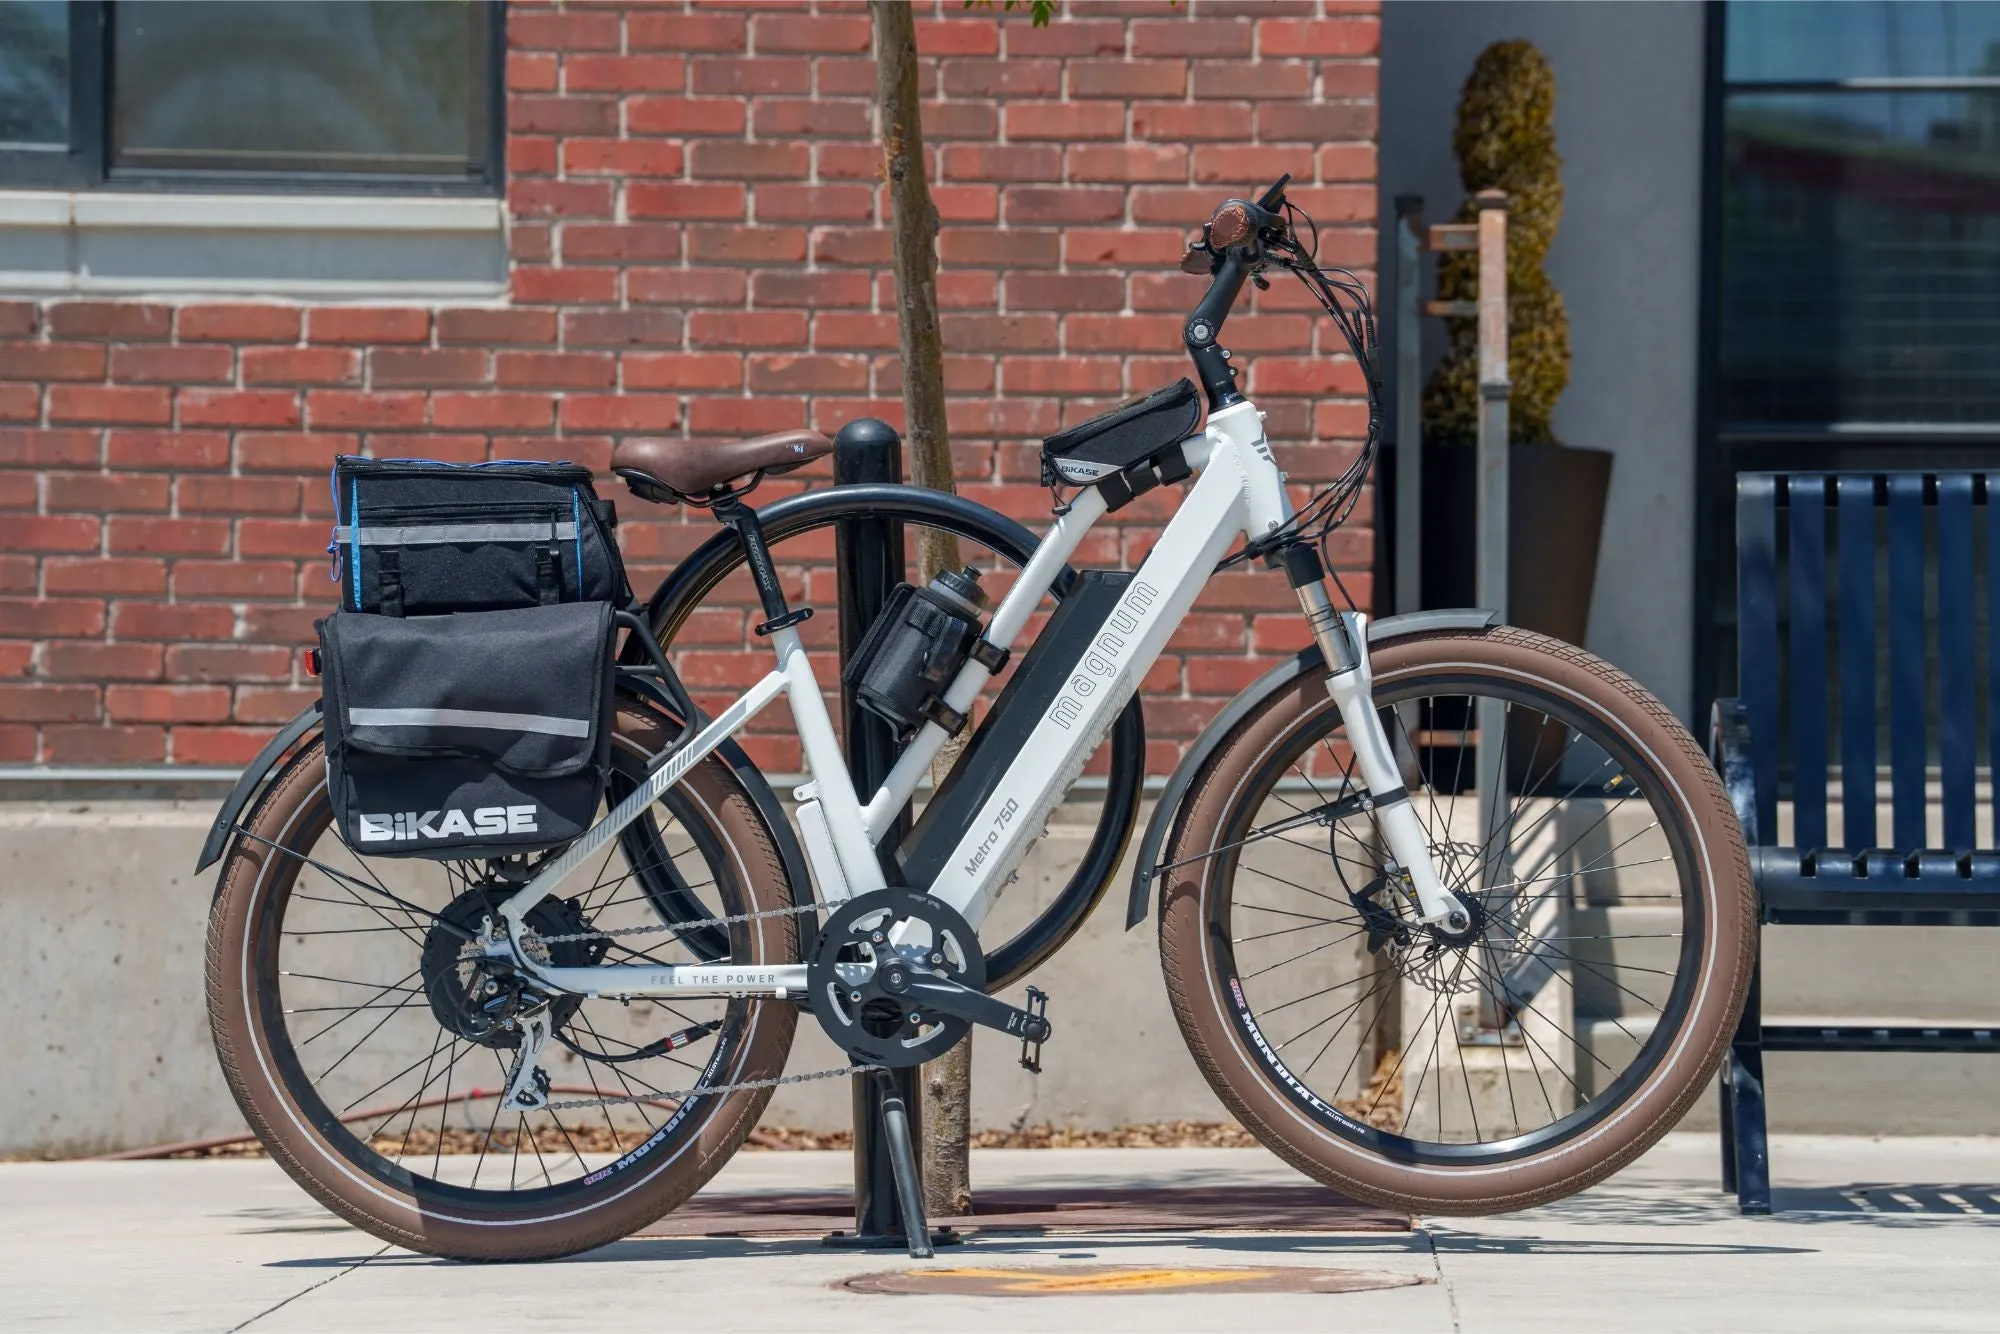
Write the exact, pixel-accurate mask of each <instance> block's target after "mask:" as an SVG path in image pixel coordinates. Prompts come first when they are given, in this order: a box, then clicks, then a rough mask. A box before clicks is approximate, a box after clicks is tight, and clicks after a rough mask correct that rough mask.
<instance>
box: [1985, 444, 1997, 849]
mask: <svg viewBox="0 0 2000 1334" xmlns="http://www.w3.org/2000/svg"><path fill="white" fill-rule="evenodd" d="M1986 728H1987V733H1986V765H1987V768H1988V769H1989V770H2000V473H1988V474H1986ZM1991 786H1992V801H1993V829H1994V832H1995V834H1996V835H2000V781H1995V782H1993V783H1992V785H1991Z"/></svg>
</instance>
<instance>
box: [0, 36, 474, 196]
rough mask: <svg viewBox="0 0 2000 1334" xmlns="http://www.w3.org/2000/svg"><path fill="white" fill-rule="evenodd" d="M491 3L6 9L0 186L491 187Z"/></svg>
mask: <svg viewBox="0 0 2000 1334" xmlns="http://www.w3.org/2000/svg"><path fill="white" fill-rule="evenodd" d="M500 29H501V7H500V5H499V4H498V3H496V2H495V0H365V2H357V0H227V2H226V3H213V2H212V0H149V2H148V3H143V4H141V3H117V4H109V3H105V4H98V3H70V4H63V3H50V2H49V0H9V2H8V3H4V4H0V185H16V186H19V185H67V186H72V187H77V186H82V187H93V186H108V187H112V188H117V189H135V188H136V189H187V190H199V191H207V192H213V191H223V190H254V191H262V192H268V191H272V190H327V191H341V192H352V191H355V190H369V189H378V190H393V191H397V192H402V193H418V194H446V193H457V194H462V193H487V194H491V193H494V192H496V191H497V189H498V182H499V163H500V161H501V151H500V142H499V132H500V121H501V112H500V106H501V103H500V97H501V87H500V69H501V65H500V60H501V33H500Z"/></svg>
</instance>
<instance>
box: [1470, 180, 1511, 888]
mask: <svg viewBox="0 0 2000 1334" xmlns="http://www.w3.org/2000/svg"><path fill="white" fill-rule="evenodd" d="M1474 202H1476V203H1477V204H1478V206H1479V443H1478V468H1479V491H1478V496H1479V508H1478V514H1479V522H1478V530H1479V546H1478V552H1479V564H1478V585H1477V587H1478V598H1479V605H1480V606H1481V607H1486V608H1490V609H1492V610H1494V611H1497V612H1499V613H1500V619H1501V621H1502V622H1503V623H1504V622H1505V621H1506V619H1507V509H1508V477H1507V455H1508V441H1507V397H1508V394H1509V393H1510V392H1511V391H1512V387H1513V386H1512V385H1511V384H1510V383H1509V382H1508V379H1507V195H1506V192H1505V191H1503V190H1481V191H1480V192H1479V193H1478V194H1477V195H1475V196H1474ZM1506 733H1507V711H1506V707H1505V706H1504V705H1503V704H1502V703H1501V702H1500V701H1498V700H1491V699H1488V700H1481V701H1480V704H1479V774H1478V783H1479V827H1480V833H1481V838H1482V839H1483V840H1484V841H1486V842H1487V843H1488V845H1489V846H1494V847H1496V848H1498V842H1497V841H1496V840H1495V837H1494V836H1495V834H1496V833H1497V832H1498V830H1499V828H1500V825H1501V822H1503V821H1504V820H1505V819H1506V816H1507V794H1506V782H1507V775H1506V772H1505V769H1504V767H1503V766H1504V761H1505V759H1506V756H1505V751H1506V742H1505V738H1506ZM1506 863H1507V859H1506V857H1505V856H1504V855H1498V854H1496V855H1495V856H1493V857H1489V858H1486V859H1485V860H1484V861H1483V863H1482V866H1483V869H1484V874H1485V876H1486V879H1487V882H1488V883H1489V884H1502V883H1505V882H1506V881H1507V880H1509V879H1511V878H1512V875H1513V872H1512V870H1511V869H1510V868H1509V867H1508V865H1507V864H1506Z"/></svg>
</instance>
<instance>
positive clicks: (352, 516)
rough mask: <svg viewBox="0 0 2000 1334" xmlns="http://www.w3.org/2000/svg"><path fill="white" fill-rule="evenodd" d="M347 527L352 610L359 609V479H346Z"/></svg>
mask: <svg viewBox="0 0 2000 1334" xmlns="http://www.w3.org/2000/svg"><path fill="white" fill-rule="evenodd" d="M347 493H348V495H349V497H350V500H349V502H348V504H349V509H348V519H349V521H350V522H349V523H348V527H349V528H350V529H351V530H352V531H353V533H354V545H353V547H352V548H351V549H350V550H349V551H348V553H347V555H348V560H347V567H348V568H349V569H350V570H352V571H354V610H356V611H360V610H361V479H360V478H359V477H354V478H350V479H349V480H348V487H347Z"/></svg>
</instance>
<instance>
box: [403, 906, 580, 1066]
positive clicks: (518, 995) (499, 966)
mask: <svg viewBox="0 0 2000 1334" xmlns="http://www.w3.org/2000/svg"><path fill="white" fill-rule="evenodd" d="M518 888H519V886H515V885H504V884H488V885H475V886H474V887H472V888H471V889H468V890H466V891H465V892H464V893H463V894H460V895H459V896H458V897H457V898H455V899H453V900H452V901H451V903H450V905H449V906H447V907H446V908H445V910H444V911H443V912H441V913H439V914H438V917H437V922H435V923H433V924H432V926H431V929H430V931H429V932H428V933H427V934H426V935H425V937H424V952H423V957H422V961H421V969H420V971H421V976H422V978H423V983H424V995H425V997H426V998H427V999H428V1000H429V1001H430V1004H431V1013H432V1014H434V1015H436V1016H437V1021H438V1023H440V1024H442V1025H443V1026H444V1028H445V1031H446V1032H449V1033H456V1034H457V1035H458V1036H459V1037H462V1038H464V1039H465V1040H466V1041H468V1042H476V1043H478V1044H479V1045H481V1046H484V1047H498V1048H503V1049H507V1050H512V1049H513V1048H516V1047H519V1046H520V1045H521V1026H520V1024H519V1023H518V1022H516V1018H515V1017H516V1016H517V1015H519V1014H520V1013H522V1012H523V1011H526V1010H533V1009H534V1008H535V1007H536V1006H538V1005H540V1004H542V1003H543V1001H544V998H543V997H542V996H541V995H540V994H539V993H537V992H535V991H533V990H532V989H531V987H530V983H529V979H527V978H525V977H523V976H522V975H521V974H520V973H518V972H516V971H515V970H514V969H513V968H512V967H511V966H510V965H508V963H507V962H506V961H505V960H502V959H485V958H471V959H468V958H464V957H462V956H463V954H464V950H465V940H464V938H463V937H461V936H458V935H456V934H454V933H453V932H451V931H449V930H447V929H446V925H447V924H448V925H449V926H455V927H457V928H459V930H461V931H468V932H471V933H473V934H475V935H476V934H478V932H479V931H480V929H481V928H482V927H483V926H484V925H485V923H486V921H487V919H489V918H490V919H492V920H493V921H495V922H497V921H499V920H500V905H501V904H502V903H504V902H505V901H506V900H507V896H508V895H510V894H512V893H513V892H514V891H515V890H516V889H518ZM526 926H527V928H528V930H529V931H532V932H533V933H534V934H535V935H536V936H538V937H539V936H566V935H573V934H576V933H578V932H583V931H588V930H589V929H590V924H589V923H588V922H586V921H585V920H584V916H583V911H582V909H580V908H579V907H577V905H576V902H575V901H574V900H572V899H558V898H546V899H543V900H542V901H541V902H540V903H538V904H536V905H535V906H534V907H533V908H532V909H530V910H529V912H528V916H527V919H526ZM609 945H610V942H609V941H606V940H571V941H564V942H562V943H560V944H556V945H544V944H541V943H540V942H539V941H530V942H529V944H528V954H529V957H531V958H532V959H534V960H535V962H536V963H539V964H542V965H543V966H545V967H556V968H588V967H591V966H592V965H594V964H596V963H597V962H598V961H599V960H600V959H602V958H603V957H604V954H605V951H606V949H607V948H608V947H609ZM548 1004H549V1018H550V1023H551V1025H552V1027H553V1028H554V1029H556V1030H558V1031H560V1030H561V1028H562V1026H563V1025H564V1024H565V1023H567V1022H569V1019H570V1017H571V1016H572V1015H574V1014H575V1013H576V1012H577V1010H578V1009H579V1008H580V1007H581V1006H582V1004H583V998H582V997H580V996H559V997H557V998H556V999H555V1000H553V1001H550V1002H548Z"/></svg>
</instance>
